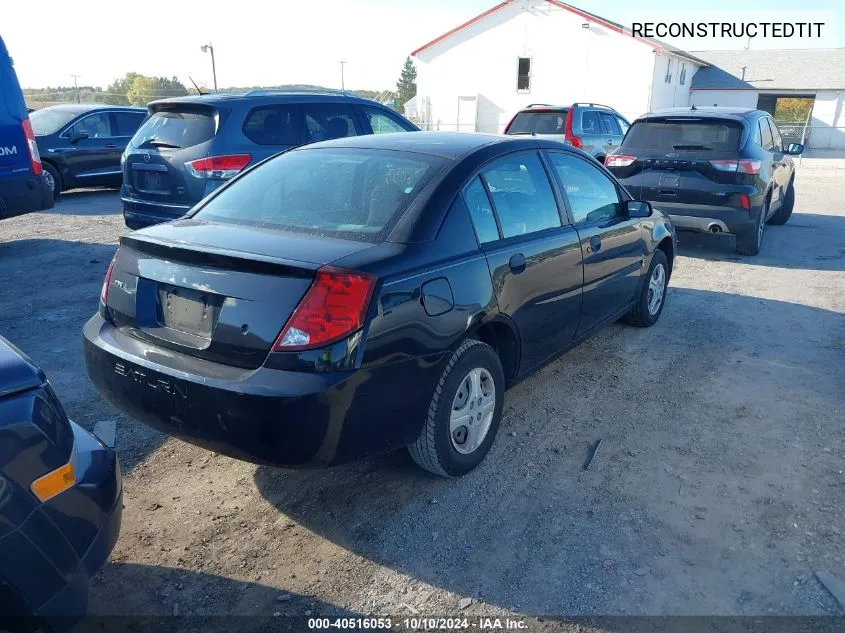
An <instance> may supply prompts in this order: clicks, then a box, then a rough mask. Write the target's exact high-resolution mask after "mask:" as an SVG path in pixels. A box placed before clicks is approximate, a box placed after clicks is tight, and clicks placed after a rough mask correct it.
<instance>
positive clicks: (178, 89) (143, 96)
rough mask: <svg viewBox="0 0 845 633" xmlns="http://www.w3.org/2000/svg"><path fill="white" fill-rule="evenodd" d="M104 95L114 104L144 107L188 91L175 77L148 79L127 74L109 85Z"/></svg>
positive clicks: (136, 74) (131, 73) (134, 74)
mask: <svg viewBox="0 0 845 633" xmlns="http://www.w3.org/2000/svg"><path fill="white" fill-rule="evenodd" d="M106 93H107V94H108V96H109V99H110V102H111V103H114V104H132V105H146V104H147V103H149V102H150V101H153V100H155V99H161V98H163V97H181V96H184V95H186V94H188V90H187V89H186V88H185V85H184V84H183V83H182V82H181V81H179V80H178V79H177V78H176V77H169V78H168V77H148V76H147V75H142V74H140V73H135V72H129V73H126V74H125V75H124V76H123V77H121V78H120V79H115V80H114V81H113V82H112V83H111V84H109V87H108V88H106Z"/></svg>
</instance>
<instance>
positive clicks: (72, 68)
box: [0, 0, 845, 90]
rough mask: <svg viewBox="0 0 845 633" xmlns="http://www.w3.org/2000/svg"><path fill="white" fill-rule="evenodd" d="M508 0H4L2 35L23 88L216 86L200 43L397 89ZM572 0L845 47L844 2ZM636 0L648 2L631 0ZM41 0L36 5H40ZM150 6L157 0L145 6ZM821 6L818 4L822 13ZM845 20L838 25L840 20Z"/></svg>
mask: <svg viewBox="0 0 845 633" xmlns="http://www.w3.org/2000/svg"><path fill="white" fill-rule="evenodd" d="M498 1H499V0H414V1H410V0H312V1H305V0H299V1H295V0H240V1H238V2H235V1H233V0H228V1H223V0H204V1H203V2H195V1H188V0H169V1H168V2H155V3H149V4H145V3H143V2H142V3H137V2H126V1H125V0H76V1H74V2H68V1H67V0H39V1H38V3H37V4H33V3H31V2H13V1H11V0H4V2H3V8H2V23H0V35H2V36H3V38H4V40H5V42H6V46H7V48H8V49H9V52H10V54H11V55H12V57H13V58H14V60H15V68H16V69H17V73H18V77H19V79H20V82H21V85H22V86H23V87H27V88H30V87H33V88H34V87H44V86H48V85H49V86H56V85H72V84H73V79H72V77H71V74H78V75H80V78H79V82H80V84H81V85H82V84H84V85H98V86H105V85H107V84H109V83H110V82H111V81H113V80H114V79H115V78H117V77H119V76H122V75H123V74H124V73H125V72H127V71H135V72H139V73H143V74H147V75H165V76H172V75H176V76H177V77H179V78H180V79H181V80H182V81H183V82H185V83H186V84H187V83H188V76H189V75H190V76H192V77H193V78H194V79H195V80H196V81H197V82H201V83H204V84H205V85H207V86H211V84H212V79H211V61H210V59H209V56H208V54H206V53H202V52H201V51H200V45H201V44H204V43H207V42H211V43H212V44H213V45H214V48H215V56H216V61H217V78H218V83H219V86H220V87H221V88H224V87H227V86H249V85H273V84H285V83H310V84H319V85H324V86H328V87H338V88H339V87H340V66H339V64H338V61H339V60H345V61H347V62H348V63H347V64H346V87H347V88H353V89H354V88H360V89H371V90H376V89H392V88H394V87H395V83H396V79H397V78H398V75H399V71H400V70H401V67H402V63H403V61H404V59H405V56H406V55H408V53H410V52H411V51H412V50H414V49H415V48H417V47H419V46H421V45H422V44H425V43H426V42H428V41H429V40H431V39H433V38H435V37H437V36H438V35H441V34H442V33H444V32H446V31H448V30H450V29H452V28H454V27H455V26H457V25H458V24H460V23H461V22H463V21H465V20H468V19H470V18H471V17H473V16H475V15H477V14H478V13H480V12H482V11H485V10H486V9H488V8H490V7H492V6H494V5H495V4H497V3H498ZM571 4H573V5H575V6H578V7H580V8H582V9H585V10H587V11H590V12H592V13H595V14H598V15H601V16H603V17H606V18H608V19H610V20H614V21H616V22H620V23H622V24H625V25H630V23H631V22H632V21H655V20H665V21H673V20H691V19H696V20H704V21H712V20H723V19H724V20H743V21H748V20H756V21H773V20H792V21H794V20H805V21H825V22H826V23H827V25H826V27H825V30H824V33H826V34H827V35H828V37H827V38H826V39H825V40H822V41H819V40H813V41H807V40H805V41H803V42H801V41H798V40H797V39H792V40H785V39H779V40H769V41H763V40H761V39H757V40H755V41H754V42H753V43H752V48H795V47H816V46H845V31H844V30H843V28H844V27H845V10H844V9H841V8H840V9H839V12H838V14H837V12H836V11H835V9H836V8H839V7H840V6H845V5H843V3H842V0H835V1H834V0H802V2H801V3H800V4H801V7H802V10H801V11H800V12H795V11H790V9H792V8H793V7H795V5H796V3H795V2H794V0H746V1H744V2H743V3H742V5H743V7H744V9H743V11H741V12H735V11H732V10H731V9H733V8H734V7H736V6H737V4H738V3H737V1H736V0H706V1H701V2H700V4H698V3H696V4H693V3H691V2H690V3H684V4H683V5H682V6H700V7H706V8H707V11H706V12H703V13H702V12H699V11H693V12H691V11H689V10H678V9H677V7H678V6H679V4H680V3H679V2H678V1H677V0H639V1H637V0H572V1H571ZM632 6H636V7H639V8H636V9H633V8H631V7H632ZM36 7H37V9H36ZM147 7H148V8H147ZM813 10H818V11H819V12H818V13H817V12H814V11H813ZM837 17H838V18H839V20H838V22H837V20H836V18H837ZM664 39H665V40H666V41H668V42H669V43H672V44H675V45H676V46H679V47H680V48H684V49H686V50H701V49H708V48H740V47H742V46H744V45H745V42H739V41H728V40H716V41H714V40H697V41H694V42H690V41H686V40H685V41H674V40H672V39H671V38H664Z"/></svg>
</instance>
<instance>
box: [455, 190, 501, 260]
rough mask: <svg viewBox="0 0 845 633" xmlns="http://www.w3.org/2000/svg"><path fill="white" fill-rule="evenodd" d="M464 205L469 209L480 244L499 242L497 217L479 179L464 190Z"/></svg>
mask: <svg viewBox="0 0 845 633" xmlns="http://www.w3.org/2000/svg"><path fill="white" fill-rule="evenodd" d="M464 203H465V204H466V206H467V209H469V216H470V218H472V225H473V227H475V235H476V237H478V243H479V244H484V243H486V242H495V241H496V240H498V239H499V229H498V227H497V226H496V216H495V215H494V214H493V207H492V206H491V205H490V199H489V198H488V197H487V191H486V190H485V189H484V185H483V184H482V182H481V179H480V178H479V177H475V178H473V179H472V182H471V183H469V184H468V185H467V186H466V187H465V188H464Z"/></svg>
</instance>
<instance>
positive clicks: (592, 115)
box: [505, 103, 630, 162]
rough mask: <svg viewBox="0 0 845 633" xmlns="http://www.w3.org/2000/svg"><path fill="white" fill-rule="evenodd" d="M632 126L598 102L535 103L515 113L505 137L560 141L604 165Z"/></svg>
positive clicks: (611, 109) (612, 110) (506, 128)
mask: <svg viewBox="0 0 845 633" xmlns="http://www.w3.org/2000/svg"><path fill="white" fill-rule="evenodd" d="M629 127H630V123H628V121H627V120H626V119H625V117H623V116H622V115H621V114H619V113H618V112H617V111H616V110H614V109H613V108H611V107H608V106H605V105H600V104H598V103H573V104H572V105H570V106H553V105H549V104H547V103H532V104H531V105H529V106H527V107H525V108H523V109H522V110H520V111H519V112H517V113H516V116H515V117H514V118H513V119H511V122H510V123H508V125H507V127H505V134H514V135H515V134H532V135H534V136H544V137H548V138H557V139H558V140H561V141H564V142H565V143H568V144H569V145H572V146H574V147H577V148H579V149H582V150H584V151H585V152H587V153H588V154H591V155H592V156H593V157H594V158H595V159H596V160H598V161H599V162H604V157H605V156H607V155H608V154H609V153H610V152H612V151H613V150H615V149H616V148H617V147H619V144H620V143H621V142H622V137H624V136H625V132H627V131H628V128H629Z"/></svg>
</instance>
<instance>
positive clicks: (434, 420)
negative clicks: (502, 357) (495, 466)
mask: <svg viewBox="0 0 845 633" xmlns="http://www.w3.org/2000/svg"><path fill="white" fill-rule="evenodd" d="M504 399H505V377H504V372H503V371H502V364H501V362H500V361H499V357H498V355H497V354H496V352H495V351H494V350H493V348H492V347H490V346H489V345H486V344H485V343H482V342H481V341H477V340H475V339H468V340H466V341H464V342H463V343H462V344H461V346H460V347H459V348H458V349H457V350H455V352H454V353H453V354H452V356H451V358H450V359H449V361H448V363H447V364H446V368H445V369H444V370H443V373H442V374H441V376H440V380H439V382H438V383H437V387H436V388H435V390H434V394H433V396H432V398H431V402H430V403H429V407H428V415H427V416H426V420H425V425H424V426H423V429H422V431H421V432H420V435H419V437H418V438H417V439H416V440H415V441H414V443H413V444H411V445H410V446H409V447H408V450H409V451H410V453H411V457H413V459H414V461H415V462H416V463H417V464H418V465H419V466H421V467H422V468H424V469H425V470H427V471H429V472H432V473H434V474H435V475H441V476H443V477H460V476H461V475H465V474H466V473H468V472H469V471H471V470H472V469H473V468H475V467H476V466H478V465H479V464H480V463H481V462H482V460H483V459H484V458H485V457H486V456H487V453H488V452H489V451H490V447H491V446H492V445H493V441H494V440H495V439H496V433H497V432H498V430H499V423H500V422H501V420H502V408H503V405H504Z"/></svg>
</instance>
